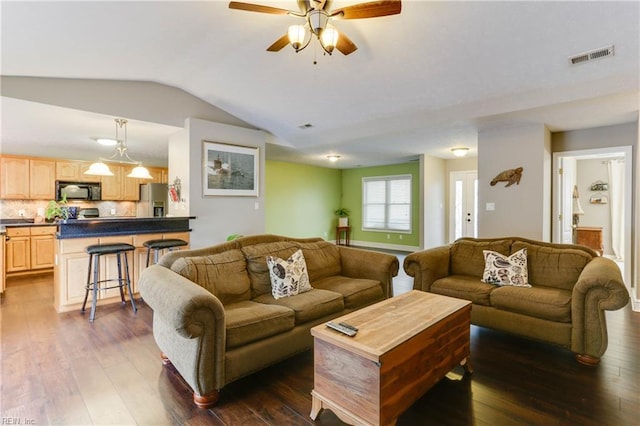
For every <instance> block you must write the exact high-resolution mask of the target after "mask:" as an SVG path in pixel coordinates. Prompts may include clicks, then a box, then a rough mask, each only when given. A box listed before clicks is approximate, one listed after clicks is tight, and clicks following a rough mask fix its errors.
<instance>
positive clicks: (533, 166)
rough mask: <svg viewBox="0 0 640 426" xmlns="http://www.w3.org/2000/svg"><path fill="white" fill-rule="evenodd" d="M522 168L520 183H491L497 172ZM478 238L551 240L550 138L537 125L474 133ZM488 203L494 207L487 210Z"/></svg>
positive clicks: (547, 131) (540, 126)
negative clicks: (507, 237)
mask: <svg viewBox="0 0 640 426" xmlns="http://www.w3.org/2000/svg"><path fill="white" fill-rule="evenodd" d="M517 167H523V169H524V171H523V173H522V179H521V181H520V184H519V185H518V184H514V185H511V186H510V187H508V188H505V185H506V183H505V182H498V183H497V184H496V185H495V186H491V185H490V182H491V180H492V179H493V178H494V177H495V176H496V175H498V174H499V173H501V172H503V171H505V170H509V169H515V168H517ZM478 180H479V183H478V193H479V194H478V236H479V237H481V238H482V237H487V238H488V237H500V236H520V237H525V238H531V239H535V240H541V241H550V238H551V226H550V217H551V196H550V191H551V189H550V188H551V182H550V180H551V137H550V133H549V130H548V129H547V128H546V127H545V126H544V125H541V124H536V125H523V126H518V127H505V128H499V129H491V130H485V131H482V132H480V133H479V134H478ZM487 203H493V204H494V205H495V210H493V211H488V210H487V209H486V208H487Z"/></svg>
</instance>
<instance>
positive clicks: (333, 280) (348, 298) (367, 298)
mask: <svg viewBox="0 0 640 426" xmlns="http://www.w3.org/2000/svg"><path fill="white" fill-rule="evenodd" d="M313 286H314V288H321V289H325V290H329V291H335V292H336V293H340V294H342V296H343V297H344V307H345V308H347V309H354V308H360V307H363V306H367V305H370V304H372V303H375V302H378V301H380V300H384V292H383V291H382V284H381V283H380V281H376V280H370V279H365V278H348V277H343V276H340V275H334V276H332V277H327V278H324V279H321V280H318V281H315V282H314V283H313Z"/></svg>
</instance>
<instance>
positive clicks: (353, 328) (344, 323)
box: [338, 322, 358, 331]
mask: <svg viewBox="0 0 640 426" xmlns="http://www.w3.org/2000/svg"><path fill="white" fill-rule="evenodd" d="M338 325H341V326H343V327H347V328H350V329H352V330H353V331H358V327H354V326H353V325H351V324H347V323H346V322H339V323H338Z"/></svg>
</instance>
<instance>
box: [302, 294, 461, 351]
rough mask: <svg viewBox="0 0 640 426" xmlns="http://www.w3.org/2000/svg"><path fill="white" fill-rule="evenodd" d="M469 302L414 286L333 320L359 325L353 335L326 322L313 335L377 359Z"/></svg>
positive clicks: (314, 328)
mask: <svg viewBox="0 0 640 426" xmlns="http://www.w3.org/2000/svg"><path fill="white" fill-rule="evenodd" d="M469 305H471V302H469V301H468V300H462V299H456V298H453V297H448V296H441V295H439V294H434V293H427V292H424V291H419V290H412V291H410V292H408V293H404V294H401V295H399V296H396V297H392V298H390V299H386V300H383V301H382V302H378V303H376V304H374V305H371V306H367V307H366V308H362V309H359V310H357V311H355V312H351V313H349V314H347V315H343V316H341V317H338V318H336V319H334V320H333V322H336V323H337V322H346V323H348V324H351V325H353V326H355V327H357V328H358V334H356V335H355V336H354V337H349V336H346V335H344V334H342V333H340V332H338V331H335V330H333V329H330V328H329V327H327V326H326V325H325V324H320V325H317V326H315V327H313V328H312V329H311V335H313V336H314V337H315V338H316V339H321V340H324V341H327V342H330V343H332V344H334V345H336V346H339V347H342V348H345V349H347V350H349V351H351V352H355V353H358V354H359V355H361V356H363V357H365V358H368V359H371V360H372V361H378V360H379V359H380V356H381V355H383V354H385V353H386V352H388V351H390V350H391V349H393V348H395V347H396V346H398V345H400V344H401V343H403V342H406V341H407V340H409V339H411V338H412V337H413V336H415V335H417V334H418V333H420V332H422V331H424V330H425V329H427V328H429V327H431V326H432V325H433V324H436V323H437V322H438V321H440V320H441V319H443V318H445V317H447V316H449V315H451V314H453V313H454V312H456V311H458V310H460V309H463V308H465V307H466V306H469Z"/></svg>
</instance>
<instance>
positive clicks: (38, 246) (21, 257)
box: [5, 226, 56, 274]
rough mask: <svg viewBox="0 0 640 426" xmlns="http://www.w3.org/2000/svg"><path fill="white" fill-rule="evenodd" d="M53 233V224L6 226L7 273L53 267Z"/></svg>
mask: <svg viewBox="0 0 640 426" xmlns="http://www.w3.org/2000/svg"><path fill="white" fill-rule="evenodd" d="M55 233H56V227H55V226H33V227H15V228H14V227H12V228H7V230H6V247H5V249H6V258H5V259H6V272H7V274H12V273H22V272H32V271H33V272H35V271H40V270H42V269H49V268H53V265H54V236H55Z"/></svg>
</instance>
